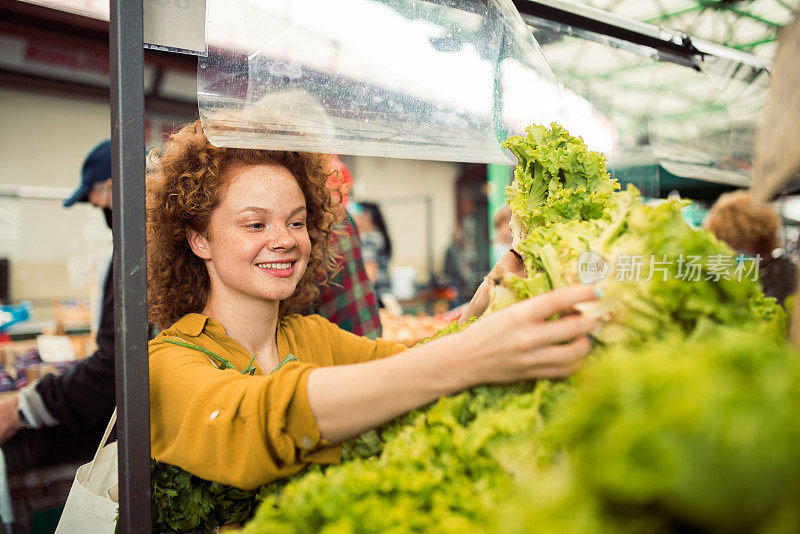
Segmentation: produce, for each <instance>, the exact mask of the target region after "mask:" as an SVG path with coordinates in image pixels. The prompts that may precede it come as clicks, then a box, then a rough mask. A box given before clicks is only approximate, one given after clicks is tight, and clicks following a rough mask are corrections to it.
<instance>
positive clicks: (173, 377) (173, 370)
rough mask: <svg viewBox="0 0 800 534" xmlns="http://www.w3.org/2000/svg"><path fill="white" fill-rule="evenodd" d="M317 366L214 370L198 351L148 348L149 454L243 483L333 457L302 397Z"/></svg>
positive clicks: (334, 449)
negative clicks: (260, 371)
mask: <svg viewBox="0 0 800 534" xmlns="http://www.w3.org/2000/svg"><path fill="white" fill-rule="evenodd" d="M315 367H316V366H315V365H313V364H309V363H301V362H291V363H288V364H286V365H284V366H283V367H281V368H280V369H279V370H278V371H276V372H274V373H273V374H271V375H267V376H265V375H256V376H247V375H242V374H240V373H239V372H238V371H236V370H232V369H227V370H219V369H217V368H215V367H214V366H213V365H212V364H211V363H210V362H209V361H208V359H207V358H205V356H204V355H202V354H201V353H198V352H196V351H191V350H185V349H183V350H182V349H180V348H175V347H174V346H172V345H169V344H166V343H159V342H158V341H154V342H151V346H150V388H151V391H150V410H151V431H152V436H151V442H152V456H153V458H155V459H156V460H157V461H160V462H165V463H169V464H173V465H177V466H178V467H181V468H183V469H185V470H186V471H189V472H190V473H193V474H195V475H197V476H199V477H201V478H205V479H208V480H214V481H217V482H221V483H223V484H229V485H231V486H235V487H239V488H242V489H252V488H256V487H258V486H260V485H262V484H265V483H269V482H271V481H273V480H276V479H279V478H283V477H287V476H291V475H293V474H295V473H297V472H298V471H300V470H301V469H302V468H303V467H304V466H305V465H306V464H308V463H311V462H314V463H336V462H338V461H339V459H340V457H341V447H340V446H337V445H332V444H330V443H328V442H326V441H325V440H324V439H322V438H321V437H320V432H319V428H318V427H317V423H316V419H315V417H314V414H313V412H312V410H311V406H310V404H309V400H308V388H307V382H308V375H309V373H310V372H311V371H312V370H313V369H314V368H315Z"/></svg>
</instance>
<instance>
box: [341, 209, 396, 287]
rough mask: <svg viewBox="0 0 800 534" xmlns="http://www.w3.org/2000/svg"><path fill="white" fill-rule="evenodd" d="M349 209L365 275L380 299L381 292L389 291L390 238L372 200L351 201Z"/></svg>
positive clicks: (379, 211) (379, 212) (381, 216)
mask: <svg viewBox="0 0 800 534" xmlns="http://www.w3.org/2000/svg"><path fill="white" fill-rule="evenodd" d="M350 211H351V212H352V214H353V219H354V220H355V222H356V227H357V228H358V235H359V237H360V238H361V244H362V247H363V249H362V250H363V255H364V267H365V268H366V270H367V277H369V281H370V282H372V285H373V286H374V287H375V291H376V292H377V293H378V298H379V299H380V296H381V294H383V293H390V292H391V289H392V288H391V283H390V281H389V261H390V260H391V259H392V240H391V238H390V237H389V232H388V230H387V229H386V222H385V221H384V219H383V214H382V213H381V210H380V208H379V207H378V205H377V204H376V203H374V202H366V201H361V202H356V203H351V209H350Z"/></svg>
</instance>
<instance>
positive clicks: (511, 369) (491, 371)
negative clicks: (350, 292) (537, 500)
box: [308, 286, 595, 443]
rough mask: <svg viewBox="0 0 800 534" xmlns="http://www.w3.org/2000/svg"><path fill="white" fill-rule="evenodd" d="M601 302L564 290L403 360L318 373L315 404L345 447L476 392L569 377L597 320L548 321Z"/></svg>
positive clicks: (580, 289)
mask: <svg viewBox="0 0 800 534" xmlns="http://www.w3.org/2000/svg"><path fill="white" fill-rule="evenodd" d="M594 298H595V295H594V291H593V290H592V288H591V287H588V286H575V287H569V288H563V289H558V290H555V291H551V292H549V293H546V294H544V295H540V296H538V297H535V298H532V299H528V300H525V301H523V302H519V303H517V304H514V305H512V306H509V307H508V308H505V309H503V310H501V311H499V312H497V313H495V314H493V315H491V316H489V317H486V318H485V319H481V320H480V321H478V322H476V323H475V324H474V325H472V326H471V327H470V328H468V329H466V330H464V331H462V332H459V333H457V334H451V335H449V336H444V337H442V338H439V339H437V340H434V341H431V342H430V343H426V344H424V345H421V346H419V347H416V348H414V349H410V350H408V351H406V352H404V353H402V354H399V355H396V356H390V357H388V358H383V359H380V360H375V361H371V362H366V363H359V364H353V365H340V366H333V367H323V368H318V369H315V370H313V371H312V372H311V373H310V375H309V378H308V398H309V402H310V404H311V409H312V411H313V412H314V416H315V417H316V420H317V425H318V426H319V430H320V432H321V434H322V436H323V437H324V438H325V439H327V440H328V441H330V442H334V443H335V442H341V441H345V440H348V439H351V438H353V437H355V436H357V435H359V434H361V433H363V432H365V431H367V430H369V429H371V428H375V427H377V426H379V425H381V424H383V423H385V422H387V421H390V420H392V419H394V418H395V417H398V416H400V415H402V414H404V413H407V412H409V411H411V410H414V409H416V408H419V407H420V406H424V405H425V404H428V403H430V402H432V401H434V400H436V399H438V398H439V397H442V396H445V395H449V394H452V393H456V392H458V391H461V390H463V389H466V388H469V387H471V386H474V385H478V384H492V383H507V382H515V381H518V380H523V379H536V378H560V377H564V376H567V375H569V374H571V373H572V372H574V371H575V370H577V369H578V368H579V367H580V365H581V363H582V361H583V357H584V356H585V355H586V354H587V353H588V352H589V349H590V343H589V340H588V338H587V334H588V333H589V332H590V331H591V330H592V328H593V326H594V323H595V321H594V319H591V318H588V317H584V316H582V315H570V316H568V317H566V318H563V319H558V320H554V321H548V320H547V319H548V318H550V317H552V316H553V315H555V314H558V313H563V312H572V311H574V306H575V304H577V303H579V302H584V301H589V300H593V299H594Z"/></svg>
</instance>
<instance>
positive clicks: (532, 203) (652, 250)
mask: <svg viewBox="0 0 800 534" xmlns="http://www.w3.org/2000/svg"><path fill="white" fill-rule="evenodd" d="M526 132H527V135H526V136H525V137H521V136H517V137H512V138H509V139H508V140H507V141H505V142H504V143H503V146H504V147H506V148H508V149H509V150H511V151H512V152H513V153H514V154H516V155H517V157H518V158H519V165H518V166H517V168H516V170H515V173H514V176H515V179H514V183H513V184H512V185H510V186H509V187H508V192H507V193H508V205H509V206H510V207H511V210H512V214H513V215H512V223H511V224H512V233H513V235H514V244H513V245H512V246H513V247H514V249H515V250H516V251H517V252H518V253H519V254H520V255H521V256H522V258H523V260H524V262H525V266H526V274H527V276H526V277H525V278H516V277H512V276H504V277H498V278H497V279H496V280H494V287H493V288H492V297H491V304H490V307H489V310H488V313H492V312H494V311H497V310H499V309H501V308H504V307H506V306H508V305H510V304H512V303H513V302H516V301H519V300H522V299H525V298H529V297H532V296H535V295H538V294H540V293H543V292H545V291H548V290H550V289H554V288H558V287H563V286H567V285H572V284H577V283H580V282H594V283H596V285H597V287H598V288H599V289H600V290H601V291H602V293H603V295H604V296H603V298H602V299H601V300H600V301H599V302H594V303H592V304H591V305H588V306H585V307H584V308H583V311H585V312H586V313H590V314H593V315H596V316H598V317H599V318H600V319H601V321H602V322H601V326H600V328H599V329H598V331H596V332H595V333H594V336H595V338H596V339H598V340H599V341H601V342H603V343H615V344H631V343H640V342H644V341H648V340H651V339H654V338H657V337H664V336H670V335H679V334H683V335H691V333H692V332H693V331H694V329H695V328H696V327H697V325H698V324H700V323H701V321H708V320H710V321H711V322H712V323H715V324H722V325H730V326H741V327H742V328H750V327H755V328H760V329H762V330H765V331H768V332H769V333H771V334H773V335H780V333H781V332H783V331H784V330H785V328H786V315H785V313H783V310H782V309H781V308H780V307H779V306H778V305H777V303H776V302H775V301H774V300H773V299H765V298H764V297H763V293H762V291H761V287H760V285H759V283H758V276H757V265H756V264H755V263H754V262H753V261H752V260H747V259H744V258H741V257H736V255H735V253H734V252H733V251H732V250H731V249H730V248H729V247H728V246H727V245H726V244H725V243H723V242H721V241H719V240H718V239H716V238H715V237H714V235H713V234H711V233H710V232H706V231H701V230H695V229H694V228H692V227H691V226H689V225H688V224H687V223H686V222H685V220H684V219H683V216H682V214H681V208H682V207H683V205H684V203H683V202H681V201H680V200H668V201H665V202H663V203H660V204H658V205H645V204H643V203H642V197H641V195H640V194H639V192H638V190H637V189H636V188H635V187H633V186H630V185H629V186H628V188H627V189H626V190H625V191H619V184H618V183H617V181H616V180H613V179H611V177H610V176H609V174H608V173H607V171H606V165H605V158H604V157H603V156H602V155H601V154H599V153H597V152H590V151H588V150H587V148H586V145H585V144H584V143H583V141H582V140H581V139H580V138H575V137H572V136H570V135H569V134H568V133H567V132H566V130H564V129H563V128H561V127H560V126H558V125H557V124H553V125H552V127H551V129H547V128H545V127H543V126H531V127H529V128H528V129H527V130H526Z"/></svg>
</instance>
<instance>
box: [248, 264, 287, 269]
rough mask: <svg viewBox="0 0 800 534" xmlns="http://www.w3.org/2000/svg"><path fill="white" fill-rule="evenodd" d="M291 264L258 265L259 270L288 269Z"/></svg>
mask: <svg viewBox="0 0 800 534" xmlns="http://www.w3.org/2000/svg"><path fill="white" fill-rule="evenodd" d="M291 266H292V264H291V263H259V264H258V265H256V267H258V268H259V269H288V268H289V267H291Z"/></svg>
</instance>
